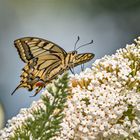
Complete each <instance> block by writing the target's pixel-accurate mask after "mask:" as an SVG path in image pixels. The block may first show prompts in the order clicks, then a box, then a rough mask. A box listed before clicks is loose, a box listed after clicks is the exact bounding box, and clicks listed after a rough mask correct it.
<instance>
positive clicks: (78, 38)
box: [74, 36, 80, 51]
mask: <svg viewBox="0 0 140 140" xmlns="http://www.w3.org/2000/svg"><path fill="white" fill-rule="evenodd" d="M79 40H80V37H79V36H78V37H77V40H76V42H75V45H74V51H75V50H76V45H77V43H78V41H79Z"/></svg>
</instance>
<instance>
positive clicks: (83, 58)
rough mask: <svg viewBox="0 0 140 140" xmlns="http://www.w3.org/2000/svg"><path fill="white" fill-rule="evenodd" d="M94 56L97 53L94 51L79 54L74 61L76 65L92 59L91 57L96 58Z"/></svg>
mask: <svg viewBox="0 0 140 140" xmlns="http://www.w3.org/2000/svg"><path fill="white" fill-rule="evenodd" d="M94 56H95V55H94V54H93V53H83V54H77V56H76V57H75V60H74V62H73V64H74V67H75V66H78V65H81V64H83V63H86V62H88V61H90V60H91V59H93V58H94Z"/></svg>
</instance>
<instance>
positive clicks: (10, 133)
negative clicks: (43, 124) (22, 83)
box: [0, 99, 45, 140]
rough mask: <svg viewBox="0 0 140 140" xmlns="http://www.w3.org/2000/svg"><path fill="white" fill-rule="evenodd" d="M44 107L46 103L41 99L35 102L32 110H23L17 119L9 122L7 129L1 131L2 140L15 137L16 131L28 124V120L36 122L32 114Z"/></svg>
mask: <svg viewBox="0 0 140 140" xmlns="http://www.w3.org/2000/svg"><path fill="white" fill-rule="evenodd" d="M44 107H45V106H44V103H43V101H42V100H41V99H40V100H38V101H34V102H33V103H32V105H31V107H30V108H22V109H21V110H20V112H19V114H18V115H17V116H16V117H13V118H12V119H11V120H8V123H7V127H5V128H4V129H2V130H0V140H9V139H10V138H12V137H14V135H15V130H16V129H17V128H21V127H22V126H23V124H24V123H26V120H27V119H29V118H30V119H32V120H34V116H33V115H32V112H34V111H36V110H39V108H44Z"/></svg>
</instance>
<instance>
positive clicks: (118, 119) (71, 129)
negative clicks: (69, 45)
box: [53, 37, 140, 140]
mask: <svg viewBox="0 0 140 140" xmlns="http://www.w3.org/2000/svg"><path fill="white" fill-rule="evenodd" d="M135 42H136V44H132V45H127V46H126V48H123V49H119V50H117V53H116V54H114V55H112V56H105V57H103V58H102V59H99V60H96V61H95V63H94V64H93V67H92V69H86V70H85V71H84V72H81V73H80V74H79V75H77V74H76V75H71V79H70V87H71V90H70V95H69V97H68V101H67V107H66V108H65V110H64V113H65V118H64V119H63V122H62V124H61V126H62V131H61V133H60V135H59V136H57V137H55V138H53V139H57V140H124V139H125V140H130V139H132V140H139V139H140V37H139V38H138V40H135Z"/></svg>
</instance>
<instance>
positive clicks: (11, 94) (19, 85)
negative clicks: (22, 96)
mask: <svg viewBox="0 0 140 140" xmlns="http://www.w3.org/2000/svg"><path fill="white" fill-rule="evenodd" d="M20 86H21V84H19V85H18V86H17V87H16V89H15V90H14V91H13V92H12V93H11V95H13V94H14V93H15V92H16V90H17V89H19V88H20Z"/></svg>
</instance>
